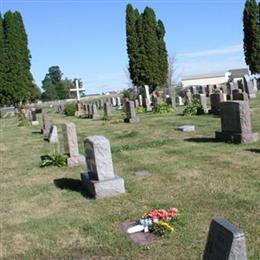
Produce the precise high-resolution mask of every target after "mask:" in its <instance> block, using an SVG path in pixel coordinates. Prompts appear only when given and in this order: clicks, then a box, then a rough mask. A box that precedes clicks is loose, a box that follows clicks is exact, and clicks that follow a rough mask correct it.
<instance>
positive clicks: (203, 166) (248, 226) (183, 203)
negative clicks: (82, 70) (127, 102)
mask: <svg viewBox="0 0 260 260" xmlns="http://www.w3.org/2000/svg"><path fill="white" fill-rule="evenodd" d="M259 94H260V93H258V97H257V98H256V99H254V100H252V101H251V103H250V106H251V108H252V112H253V117H252V123H253V129H254V131H256V132H259V133H260V95H259ZM182 109H183V108H178V109H177V111H176V113H169V114H162V115H160V114H153V113H148V114H139V117H140V123H138V124H126V123H123V122H118V119H119V118H121V113H119V112H117V113H116V116H115V118H113V119H112V120H111V121H104V120H97V121H92V120H91V119H78V118H76V117H65V116H63V115H60V114H56V113H54V112H51V113H50V120H51V122H52V123H54V124H56V125H57V126H58V131H59V138H60V142H61V143H62V135H61V124H62V123H64V122H74V123H75V124H76V126H77V132H78V142H79V146H80V151H81V153H83V139H84V137H87V136H90V135H104V136H106V137H107V138H108V139H109V140H110V143H111V146H112V156H113V163H114V169H115V172H116V173H117V174H118V175H120V176H122V177H123V178H124V180H125V187H126V190H127V192H126V193H125V194H123V195H119V196H117V197H113V198H107V199H100V200H93V199H88V198H85V197H84V196H82V194H81V192H80V173H81V172H83V171H84V170H85V169H84V167H75V168H68V167H64V168H55V167H51V168H40V167H39V164H40V156H41V155H44V154H46V153H49V152H52V151H54V147H53V145H50V144H49V143H47V142H46V141H43V136H42V135H40V134H39V133H38V132H37V131H38V130H39V129H40V126H38V127H17V119H16V118H11V119H1V120H0V123H1V129H0V131H1V140H0V150H1V169H0V174H1V205H0V207H1V209H0V220H1V239H0V257H2V259H201V257H202V254H203V251H204V248H205V243H206V239H207V233H208V229H209V224H210V222H211V220H212V218H214V217H223V218H226V219H227V220H229V221H230V222H232V223H233V224H235V225H237V226H238V227H240V228H241V229H242V230H243V231H244V233H245V237H246V243H247V254H248V259H252V260H255V259H260V246H259V245H260V237H259V234H260V222H259V221H260V199H259V198H260V142H257V143H255V144H250V145H233V144H224V143H216V142H214V139H213V138H214V131H215V130H217V129H219V128H220V119H219V118H217V117H214V116H212V115H204V116H192V117H183V116H181V115H180V113H181V110H182ZM37 116H38V119H39V121H41V117H40V116H39V115H37ZM184 124H194V125H195V127H196V131H195V132H189V133H182V132H178V131H175V128H176V127H178V126H180V125H184ZM61 146H62V145H61ZM141 170H147V171H149V172H150V173H151V176H149V177H137V176H135V174H134V173H135V172H136V171H141ZM55 183H56V185H55ZM59 187H60V188H59ZM61 187H63V189H62V188H61ZM170 207H176V208H178V209H179V210H180V212H181V213H182V214H183V215H184V216H186V218H187V224H186V225H184V226H182V227H181V226H179V227H178V228H177V229H176V232H175V233H173V234H171V235H170V236H169V237H164V238H161V239H160V240H159V242H157V243H154V244H151V245H149V246H139V245H136V244H134V243H133V242H131V241H130V240H129V239H128V237H127V235H126V234H125V233H124V232H122V231H121V230H119V229H118V228H117V227H116V225H117V224H118V223H122V222H124V221H127V220H137V219H138V218H140V217H141V216H142V215H143V214H144V213H146V212H147V211H149V210H151V209H154V208H165V209H168V208H170Z"/></svg>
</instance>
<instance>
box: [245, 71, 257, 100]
mask: <svg viewBox="0 0 260 260" xmlns="http://www.w3.org/2000/svg"><path fill="white" fill-rule="evenodd" d="M243 81H244V86H245V92H246V93H247V94H248V97H249V98H255V97H256V93H255V90H254V86H253V82H252V81H251V80H250V78H249V76H248V75H244V77H243Z"/></svg>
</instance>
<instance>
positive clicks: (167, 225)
mask: <svg viewBox="0 0 260 260" xmlns="http://www.w3.org/2000/svg"><path fill="white" fill-rule="evenodd" d="M178 216H179V211H178V209H176V208H170V209H168V210H165V209H158V210H157V209H153V210H151V211H149V212H148V213H146V214H145V215H144V216H143V217H142V218H141V219H140V220H139V223H138V225H136V226H134V227H131V228H129V229H128V230H127V232H128V233H129V234H132V233H136V232H140V231H143V232H151V233H154V234H156V235H159V236H164V235H166V234H169V233H171V232H174V231H175V228H174V226H175V223H176V221H177V218H178Z"/></svg>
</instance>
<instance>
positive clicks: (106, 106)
mask: <svg viewBox="0 0 260 260" xmlns="http://www.w3.org/2000/svg"><path fill="white" fill-rule="evenodd" d="M111 116H112V106H111V104H110V103H109V102H105V103H104V117H111Z"/></svg>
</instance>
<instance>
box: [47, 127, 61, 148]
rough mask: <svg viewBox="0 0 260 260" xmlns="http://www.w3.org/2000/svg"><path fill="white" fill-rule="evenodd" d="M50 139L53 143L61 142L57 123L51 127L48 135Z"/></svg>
mask: <svg viewBox="0 0 260 260" xmlns="http://www.w3.org/2000/svg"><path fill="white" fill-rule="evenodd" d="M48 141H49V142H50V143H51V144H55V143H58V142H59V138H58V129H57V126H56V125H52V126H51V128H50V132H49V135H48Z"/></svg>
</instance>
